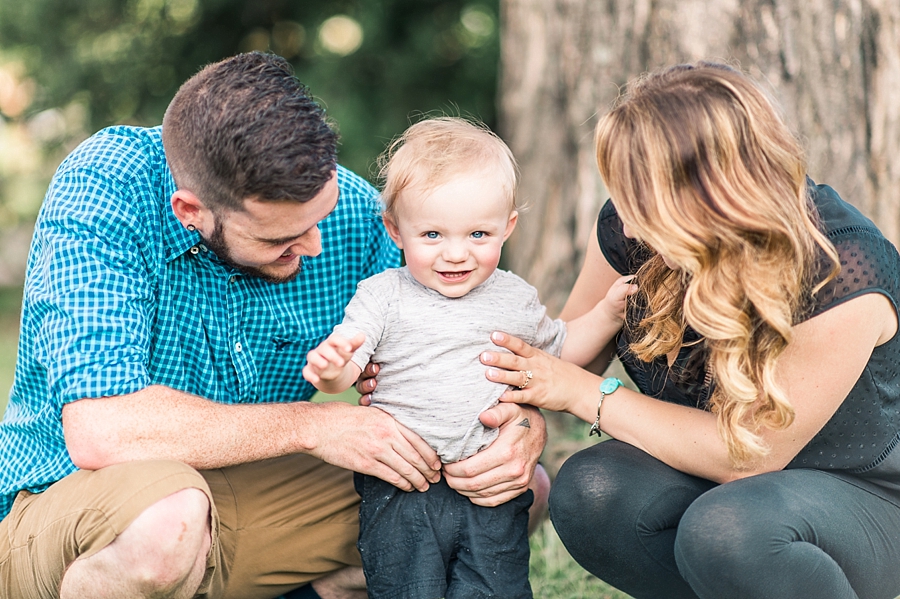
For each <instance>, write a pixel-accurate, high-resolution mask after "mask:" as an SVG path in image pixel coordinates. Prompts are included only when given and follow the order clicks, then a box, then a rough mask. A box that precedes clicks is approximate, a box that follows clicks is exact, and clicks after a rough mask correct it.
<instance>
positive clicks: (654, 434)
mask: <svg viewBox="0 0 900 599" xmlns="http://www.w3.org/2000/svg"><path fill="white" fill-rule="evenodd" d="M896 330H897V318H896V315H895V313H894V309H893V307H892V305H891V303H890V302H889V301H888V299H887V298H886V297H885V296H883V295H881V294H878V293H871V294H866V295H863V296H860V297H857V298H854V299H853V300H850V301H848V302H846V303H844V304H841V305H839V306H837V307H835V308H832V309H831V310H828V311H827V312H824V313H823V314H820V315H818V316H816V317H815V318H813V319H810V320H808V321H806V322H804V323H802V324H799V325H797V326H796V327H795V328H794V339H793V340H792V342H791V344H790V345H789V346H788V349H787V350H786V351H785V353H784V354H783V355H782V356H781V358H780V359H779V362H778V368H777V374H776V376H777V377H778V379H779V381H780V383H781V385H782V386H783V388H784V390H785V393H786V394H787V397H788V400H789V401H790V402H791V405H792V406H793V407H794V410H795V420H794V422H793V423H792V424H791V426H790V427H788V428H787V429H785V430H781V431H773V430H768V429H766V430H764V431H762V433H761V434H762V436H763V438H764V439H765V440H766V441H767V442H768V444H769V445H770V447H771V452H770V454H769V455H768V456H767V457H765V458H764V459H762V460H759V461H758V462H757V463H754V464H752V465H750V467H748V468H746V469H738V468H735V467H734V466H733V464H732V463H731V460H730V458H729V455H728V451H727V447H726V445H725V443H724V441H723V440H722V438H721V437H720V436H719V434H718V430H717V424H716V416H715V415H713V414H711V413H709V412H706V411H703V410H699V409H695V408H690V407H685V406H680V405H676V404H670V403H667V402H663V401H660V400H656V399H653V398H650V397H647V396H645V395H641V394H640V393H636V392H634V391H631V390H628V389H619V390H617V391H616V392H615V393H614V394H612V395H609V396H607V398H606V399H605V401H604V402H603V407H602V410H601V415H600V427H601V428H602V429H603V430H604V431H605V432H607V433H609V434H610V435H612V436H613V437H615V438H616V439H619V440H621V441H624V442H627V443H629V444H631V445H634V446H635V447H638V448H640V449H642V450H644V451H646V452H647V453H649V454H650V455H653V456H654V457H656V458H657V459H659V460H661V461H663V462H664V463H666V464H668V465H670V466H672V467H674V468H677V469H678V470H681V471H683V472H687V473H689V474H693V475H696V476H700V477H703V478H706V479H709V480H714V481H717V482H726V481H729V480H734V479H737V478H743V477H746V476H750V475H752V474H757V473H761V472H768V471H774V470H780V469H782V468H784V467H785V466H786V465H787V464H788V463H789V462H790V461H791V459H793V458H794V457H795V456H796V455H797V454H798V453H799V451H800V450H801V449H802V448H803V447H804V446H805V445H806V444H807V443H808V442H809V441H810V440H811V439H812V438H813V436H815V434H816V433H817V432H818V431H819V430H821V428H822V427H823V426H824V425H825V423H826V422H828V420H829V419H830V418H831V416H832V415H833V414H834V412H835V411H836V410H837V409H838V407H839V406H840V405H841V403H842V402H843V400H844V398H845V397H846V396H847V394H848V393H849V392H850V389H851V388H852V387H853V385H854V384H855V383H856V381H857V380H858V378H859V376H860V374H861V373H862V371H863V369H864V368H865V365H866V363H867V362H868V360H869V357H870V356H871V353H872V350H873V348H875V347H876V346H878V345H880V344H882V343H884V342H886V341H887V340H888V339H890V338H891V337H892V336H893V335H894V334H895V333H896ZM493 339H494V342H495V343H497V344H498V345H499V346H501V347H505V348H507V349H509V350H510V351H512V352H513V354H506V353H502V352H485V354H484V355H483V356H482V361H483V362H484V363H485V364H487V365H489V366H496V367H497V368H490V369H489V370H488V378H490V379H491V380H493V381H497V382H501V383H507V384H512V385H517V384H518V383H519V382H520V379H521V375H519V373H518V371H521V370H531V371H532V373H533V375H534V377H533V379H532V381H531V384H530V385H529V386H528V387H527V388H526V389H523V390H515V389H514V390H511V391H507V392H506V393H505V394H504V396H503V397H502V398H501V400H502V401H513V402H520V403H527V404H531V405H535V406H538V407H541V408H547V409H551V410H556V411H566V412H570V413H572V414H574V415H575V416H577V417H579V418H581V419H582V420H585V421H586V422H593V421H594V419H595V418H596V417H597V402H598V400H599V398H600V394H599V391H598V389H597V388H598V386H599V383H600V382H601V381H602V378H600V377H598V376H596V375H594V374H592V373H590V372H586V371H584V370H582V369H581V368H578V367H577V366H575V365H572V364H568V363H566V362H563V361H561V360H558V359H556V358H553V357H551V356H548V355H547V354H544V353H543V352H540V351H539V350H536V349H534V348H532V347H530V346H528V345H526V344H524V343H523V342H521V341H520V340H518V339H515V338H511V337H509V336H508V335H504V334H495V335H494V337H493Z"/></svg>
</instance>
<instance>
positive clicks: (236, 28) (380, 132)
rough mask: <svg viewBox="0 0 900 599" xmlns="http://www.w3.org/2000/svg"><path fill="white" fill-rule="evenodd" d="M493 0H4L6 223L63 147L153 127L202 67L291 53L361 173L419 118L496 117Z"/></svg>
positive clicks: (0, 77) (24, 205)
mask: <svg viewBox="0 0 900 599" xmlns="http://www.w3.org/2000/svg"><path fill="white" fill-rule="evenodd" d="M497 21H498V0H332V1H330V2H313V1H311V0H304V1H297V0H240V1H238V0H79V1H78V2H72V1H71V0H26V1H23V0H0V226H2V225H4V224H10V222H12V223H13V224H14V223H15V222H19V221H21V220H23V219H28V218H31V217H33V216H34V214H35V212H36V210H37V207H38V206H39V204H40V200H41V197H42V195H43V189H44V186H45V185H46V183H47V181H48V180H49V177H50V176H51V175H52V171H53V170H54V169H55V167H56V165H57V164H58V162H59V161H60V160H61V158H62V157H63V156H64V155H65V154H66V153H67V152H68V151H70V150H71V149H72V147H74V145H75V144H77V143H78V142H79V141H81V140H82V139H84V138H85V137H86V136H87V135H89V134H90V133H92V132H93V131H95V130H97V129H99V128H102V127H104V126H107V125H111V124H117V123H126V124H138V125H155V124H158V123H159V122H160V121H161V118H162V114H163V112H164V110H165V107H166V105H167V104H168V102H169V100H170V99H171V97H172V95H173V94H174V93H175V91H176V90H177V89H178V86H179V85H180V84H181V82H183V81H184V80H185V79H187V78H188V77H190V76H191V75H192V74H193V73H194V72H196V71H197V70H198V68H200V67H201V66H203V65H204V64H207V63H209V62H213V61H216V60H218V59H220V58H224V57H226V56H230V55H232V54H235V53H238V52H241V51H249V50H268V51H272V52H275V53H277V54H280V55H282V56H284V57H285V58H287V59H289V60H290V61H291V62H292V64H293V65H294V67H295V70H296V74H297V76H298V78H299V79H300V80H301V81H303V82H304V83H306V84H307V85H308V86H309V87H310V89H311V90H312V93H313V95H315V96H316V97H317V98H319V99H320V100H321V101H322V103H323V105H324V106H325V107H326V109H327V111H328V114H329V116H330V118H331V119H332V120H333V121H334V122H335V123H337V125H338V129H339V130H340V132H341V136H342V145H341V149H340V152H341V156H340V160H341V162H342V163H343V164H345V165H346V166H348V167H350V168H351V169H353V170H355V171H357V172H358V173H360V174H362V175H365V176H369V175H370V174H371V172H370V166H371V164H372V162H373V159H374V158H375V156H377V155H378V154H379V153H380V152H381V150H382V149H383V148H384V146H385V144H386V143H387V142H388V141H389V140H390V139H391V138H392V137H394V136H395V135H396V134H398V133H399V132H400V131H402V130H403V129H404V128H405V127H406V126H408V125H409V123H410V119H412V120H415V118H416V115H417V114H418V113H423V112H432V111H443V112H449V113H462V114H468V115H472V116H475V117H478V118H480V119H482V120H484V121H485V122H487V123H488V124H489V125H493V124H494V120H495V108H494V100H495V93H496V73H497V63H498V55H499V40H498V29H499V27H498V22H497Z"/></svg>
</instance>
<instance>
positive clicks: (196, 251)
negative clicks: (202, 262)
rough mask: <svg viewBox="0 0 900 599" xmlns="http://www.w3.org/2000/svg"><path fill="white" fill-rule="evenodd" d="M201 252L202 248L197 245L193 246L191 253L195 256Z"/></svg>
mask: <svg viewBox="0 0 900 599" xmlns="http://www.w3.org/2000/svg"><path fill="white" fill-rule="evenodd" d="M199 252H200V248H198V247H197V246H196V245H195V246H194V247H192V248H191V253H192V254H194V255H195V256H196V255H197V254H198V253H199Z"/></svg>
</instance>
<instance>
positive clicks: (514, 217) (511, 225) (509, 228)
mask: <svg viewBox="0 0 900 599" xmlns="http://www.w3.org/2000/svg"><path fill="white" fill-rule="evenodd" d="M517 222H519V211H518V210H513V211H512V213H511V214H510V215H509V220H508V221H507V222H506V232H505V233H503V241H506V240H507V239H509V236H510V235H512V232H513V231H514V230H515V229H516V223H517Z"/></svg>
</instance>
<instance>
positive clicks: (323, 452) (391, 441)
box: [307, 401, 441, 491]
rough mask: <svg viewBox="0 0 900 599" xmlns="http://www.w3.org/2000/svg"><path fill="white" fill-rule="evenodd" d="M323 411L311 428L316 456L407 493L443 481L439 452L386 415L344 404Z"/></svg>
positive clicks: (325, 406) (326, 406)
mask: <svg viewBox="0 0 900 599" xmlns="http://www.w3.org/2000/svg"><path fill="white" fill-rule="evenodd" d="M318 410H321V412H320V413H319V414H318V415H317V417H316V418H314V419H311V420H312V421H311V422H310V425H309V426H308V427H307V431H308V433H309V434H308V438H309V439H310V440H312V443H311V444H310V446H309V447H308V448H307V452H308V453H309V454H310V455H313V456H315V457H317V458H319V459H321V460H323V461H325V462H328V463H330V464H334V465H335V466H340V467H341V468H346V469H348V470H353V471H354V472H361V473H363V474H370V475H372V476H377V477H378V478H380V479H382V480H384V481H387V482H389V483H391V484H392V485H394V486H396V487H397V488H399V489H402V490H404V491H412V490H414V489H416V490H419V491H424V490H426V489H427V488H428V485H429V483H433V482H437V481H438V480H440V468H441V462H440V459H439V458H438V456H437V454H436V453H435V451H434V450H433V449H432V448H431V447H430V446H429V445H428V444H427V443H426V442H425V441H423V440H422V438H421V437H419V436H418V435H416V434H415V433H413V432H412V431H410V430H409V429H408V428H406V427H405V426H403V425H402V424H400V423H399V422H397V421H396V420H394V418H392V417H391V416H389V415H388V414H387V413H386V412H383V411H381V410H379V409H378V408H370V407H366V406H354V405H350V404H347V403H345V402H342V401H334V402H326V403H323V404H319V408H318Z"/></svg>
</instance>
